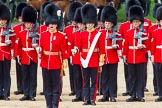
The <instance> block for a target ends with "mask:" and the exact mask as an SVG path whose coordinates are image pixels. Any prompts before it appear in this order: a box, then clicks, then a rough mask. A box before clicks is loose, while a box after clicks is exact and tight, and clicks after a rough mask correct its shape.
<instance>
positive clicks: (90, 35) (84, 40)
mask: <svg viewBox="0 0 162 108" xmlns="http://www.w3.org/2000/svg"><path fill="white" fill-rule="evenodd" d="M97 33H98V31H97V30H96V29H95V30H94V31H92V32H88V31H84V32H82V35H81V37H80V41H79V42H78V44H79V46H78V48H79V50H80V51H81V57H82V58H83V59H86V57H87V54H88V52H85V51H84V50H88V49H89V48H90V46H91V44H92V42H93V39H94V37H95V36H96V34H97ZM103 43H104V36H103V34H102V33H101V35H100V38H99V39H98V41H97V43H96V46H95V49H99V51H98V52H93V54H92V56H91V58H90V61H89V64H88V67H98V66H99V54H104V53H105V51H104V44H103Z"/></svg>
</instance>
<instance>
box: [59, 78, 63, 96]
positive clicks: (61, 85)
mask: <svg viewBox="0 0 162 108" xmlns="http://www.w3.org/2000/svg"><path fill="white" fill-rule="evenodd" d="M62 88H63V76H60V89H59V91H60V96H61V95H62Z"/></svg>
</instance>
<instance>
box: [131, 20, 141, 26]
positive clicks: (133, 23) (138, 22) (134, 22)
mask: <svg viewBox="0 0 162 108" xmlns="http://www.w3.org/2000/svg"><path fill="white" fill-rule="evenodd" d="M132 25H133V27H134V28H138V27H139V26H140V25H141V21H140V20H133V21H132Z"/></svg>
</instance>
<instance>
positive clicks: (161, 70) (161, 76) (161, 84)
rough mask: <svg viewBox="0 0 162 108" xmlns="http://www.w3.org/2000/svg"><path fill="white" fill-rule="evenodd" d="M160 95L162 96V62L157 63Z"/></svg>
mask: <svg viewBox="0 0 162 108" xmlns="http://www.w3.org/2000/svg"><path fill="white" fill-rule="evenodd" d="M155 68H156V77H157V86H158V95H159V96H160V97H162V63H155Z"/></svg>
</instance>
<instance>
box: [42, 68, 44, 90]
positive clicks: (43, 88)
mask: <svg viewBox="0 0 162 108" xmlns="http://www.w3.org/2000/svg"><path fill="white" fill-rule="evenodd" d="M42 78H43V70H42ZM43 93H44V78H43Z"/></svg>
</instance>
